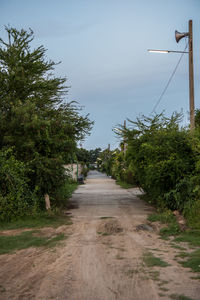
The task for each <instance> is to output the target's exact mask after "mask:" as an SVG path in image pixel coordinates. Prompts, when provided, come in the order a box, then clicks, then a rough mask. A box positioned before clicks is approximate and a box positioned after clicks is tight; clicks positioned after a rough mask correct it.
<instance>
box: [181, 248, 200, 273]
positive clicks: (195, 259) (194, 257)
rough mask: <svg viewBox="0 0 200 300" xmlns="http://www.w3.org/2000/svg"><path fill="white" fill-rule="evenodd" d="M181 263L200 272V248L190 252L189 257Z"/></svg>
mask: <svg viewBox="0 0 200 300" xmlns="http://www.w3.org/2000/svg"><path fill="white" fill-rule="evenodd" d="M179 263H180V264H181V265H182V266H183V267H185V268H190V269H192V271H193V272H200V249H198V250H196V251H194V252H192V253H190V254H188V259H187V260H186V261H179Z"/></svg>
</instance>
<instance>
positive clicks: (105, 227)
mask: <svg viewBox="0 0 200 300" xmlns="http://www.w3.org/2000/svg"><path fill="white" fill-rule="evenodd" d="M122 231H123V228H121V227H120V224H119V222H118V221H117V220H114V219H111V220H106V221H102V222H101V224H100V225H99V226H98V228H97V232H98V233H99V232H101V233H102V234H116V233H120V232H122Z"/></svg>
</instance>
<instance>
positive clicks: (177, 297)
mask: <svg viewBox="0 0 200 300" xmlns="http://www.w3.org/2000/svg"><path fill="white" fill-rule="evenodd" d="M170 298H171V299H174V300H193V299H192V298H190V297H187V296H184V295H177V294H172V295H170Z"/></svg>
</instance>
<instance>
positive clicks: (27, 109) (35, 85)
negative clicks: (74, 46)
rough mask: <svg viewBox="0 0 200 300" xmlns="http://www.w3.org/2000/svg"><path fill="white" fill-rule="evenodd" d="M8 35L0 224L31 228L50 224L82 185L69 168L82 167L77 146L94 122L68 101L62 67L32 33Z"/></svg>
mask: <svg viewBox="0 0 200 300" xmlns="http://www.w3.org/2000/svg"><path fill="white" fill-rule="evenodd" d="M5 31H6V33H7V40H3V39H0V85H1V89H0V114H1V119H0V132H1V135H0V223H1V224H2V223H8V222H11V223H12V222H15V221H16V220H23V222H24V223H25V222H26V221H25V220H27V226H29V225H28V224H29V223H30V222H29V220H36V219H37V220H41V218H42V219H43V220H44V219H45V218H44V217H43V214H44V212H45V210H46V208H47V206H48V209H49V208H51V214H53V213H58V212H59V210H60V209H63V208H64V207H66V205H67V199H68V198H69V197H70V195H71V193H72V191H73V190H74V189H75V188H76V186H77V185H76V183H74V182H73V181H72V179H71V178H69V176H68V175H67V174H66V172H65V169H64V167H63V165H64V164H70V163H74V162H77V160H78V159H77V155H76V152H77V144H78V143H79V142H80V141H82V140H83V139H84V138H85V136H86V135H88V134H90V131H91V128H92V125H93V122H91V121H90V120H89V116H88V115H85V116H84V115H82V113H81V108H80V107H79V105H78V104H77V103H76V102H70V103H69V102H67V101H66V95H67V92H68V90H69V88H68V87H67V85H66V81H67V80H66V78H61V77H56V76H54V74H53V72H54V70H55V67H56V65H57V63H55V62H53V61H52V60H47V58H46V49H45V48H44V47H43V46H39V47H37V48H36V49H33V47H32V41H33V39H34V35H33V32H32V30H31V29H30V30H29V31H26V30H23V29H22V30H17V29H15V28H12V27H9V26H8V27H5ZM47 204H48V205H47ZM41 216H42V217H41ZM18 222H20V221H18ZM23 222H22V223H23ZM36 223H37V221H36ZM12 224H14V223H12Z"/></svg>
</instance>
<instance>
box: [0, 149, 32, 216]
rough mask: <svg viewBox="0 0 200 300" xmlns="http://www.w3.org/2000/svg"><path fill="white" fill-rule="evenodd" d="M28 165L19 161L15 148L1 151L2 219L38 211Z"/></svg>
mask: <svg viewBox="0 0 200 300" xmlns="http://www.w3.org/2000/svg"><path fill="white" fill-rule="evenodd" d="M27 171H28V169H27V166H26V165H25V163H24V162H21V161H18V160H17V159H16V158H15V156H14V154H13V149H7V150H1V151H0V186H1V190H0V221H2V220H5V221H6V220H10V219H11V218H12V219H14V218H16V217H24V216H25V215H32V214H34V213H36V212H37V210H38V207H37V202H36V196H35V194H34V192H32V191H31V190H30V188H29V185H28V178H27Z"/></svg>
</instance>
